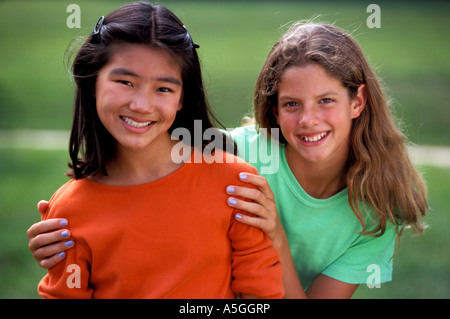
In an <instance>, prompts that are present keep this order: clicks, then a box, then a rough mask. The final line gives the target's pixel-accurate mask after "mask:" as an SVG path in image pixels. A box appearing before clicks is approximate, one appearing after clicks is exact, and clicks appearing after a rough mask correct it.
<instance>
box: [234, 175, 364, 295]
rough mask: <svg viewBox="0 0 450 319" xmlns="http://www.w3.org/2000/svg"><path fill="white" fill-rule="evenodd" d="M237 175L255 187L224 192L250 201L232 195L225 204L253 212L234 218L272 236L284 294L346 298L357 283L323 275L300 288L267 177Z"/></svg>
mask: <svg viewBox="0 0 450 319" xmlns="http://www.w3.org/2000/svg"><path fill="white" fill-rule="evenodd" d="M239 177H240V179H241V180H242V181H245V182H247V183H249V184H250V185H253V186H256V187H257V189H254V188H247V187H238V186H232V187H231V188H230V187H228V188H227V192H228V194H230V195H234V196H240V197H242V198H246V199H250V200H252V201H253V202H248V201H244V200H239V199H237V198H234V197H233V199H234V200H235V201H228V204H229V205H231V206H233V207H236V208H239V209H241V210H243V211H246V212H249V213H252V214H254V215H256V216H255V217H251V216H248V215H244V214H242V215H237V216H236V219H237V220H238V221H240V222H241V223H245V224H247V225H251V226H254V227H258V228H260V229H261V230H263V231H264V232H265V233H266V234H267V236H268V237H269V238H270V239H271V240H272V243H273V246H274V247H275V248H276V249H277V250H278V252H279V254H280V260H281V263H282V265H283V284H284V288H285V291H286V294H285V298H350V297H351V296H352V295H353V293H354V292H355V290H356V289H357V288H358V285H354V284H348V283H344V282H342V281H339V280H336V279H333V278H331V277H328V276H325V275H319V276H317V278H316V279H315V280H314V282H313V283H312V284H311V286H310V287H309V288H308V290H307V291H306V292H305V291H304V289H303V287H302V284H301V282H300V280H299V278H298V275H297V271H296V269H295V265H294V261H293V259H292V255H291V252H290V249H289V244H288V241H287V237H286V233H285V231H284V228H283V226H282V224H281V221H280V218H279V216H278V213H277V208H276V204H275V196H274V194H273V193H272V191H271V189H270V187H269V184H268V183H267V180H266V179H265V178H264V177H262V176H259V175H254V174H250V173H245V174H242V173H241V174H239ZM242 177H244V178H242ZM234 203H236V204H234Z"/></svg>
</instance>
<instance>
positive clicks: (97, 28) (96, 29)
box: [94, 16, 105, 35]
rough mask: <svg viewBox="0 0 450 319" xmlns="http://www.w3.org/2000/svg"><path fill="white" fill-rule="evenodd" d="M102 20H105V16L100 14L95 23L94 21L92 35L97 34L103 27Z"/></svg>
mask: <svg viewBox="0 0 450 319" xmlns="http://www.w3.org/2000/svg"><path fill="white" fill-rule="evenodd" d="M103 21H105V17H104V16H101V17H100V18H99V19H98V20H97V23H95V26H94V35H96V34H99V33H100V31H101V30H102V27H103Z"/></svg>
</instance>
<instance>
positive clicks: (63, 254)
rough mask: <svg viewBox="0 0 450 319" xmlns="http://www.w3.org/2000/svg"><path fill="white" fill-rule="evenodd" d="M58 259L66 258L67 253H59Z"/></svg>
mask: <svg viewBox="0 0 450 319" xmlns="http://www.w3.org/2000/svg"><path fill="white" fill-rule="evenodd" d="M58 257H59V258H64V257H66V253H65V252H63V251H62V252H60V253H59V255H58Z"/></svg>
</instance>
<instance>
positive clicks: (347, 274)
mask: <svg viewBox="0 0 450 319" xmlns="http://www.w3.org/2000/svg"><path fill="white" fill-rule="evenodd" d="M253 102H254V117H255V122H256V126H249V127H242V128H238V129H235V130H234V131H232V132H231V135H232V136H233V138H234V139H235V141H236V143H237V146H238V152H239V153H238V155H239V154H240V156H244V158H245V159H246V160H247V161H249V162H250V163H251V164H252V165H254V166H255V167H256V168H257V169H258V171H259V173H260V174H261V175H262V176H254V175H251V174H241V175H240V177H241V179H242V178H244V179H245V180H246V181H248V182H249V183H250V184H253V185H255V186H257V187H258V188H259V191H255V190H251V189H246V188H242V187H234V186H233V185H230V187H228V188H227V191H228V193H229V194H231V195H233V196H240V197H244V198H247V199H251V200H253V201H254V202H253V203H250V202H245V201H242V200H239V199H237V198H234V197H230V199H229V200H228V203H229V204H230V205H232V206H235V207H237V208H241V209H243V210H246V211H248V212H250V213H252V214H254V215H256V216H254V217H250V216H244V215H242V216H241V215H237V216H236V218H237V219H238V220H240V221H241V222H243V223H247V224H250V225H254V226H256V227H260V228H261V229H263V230H264V231H265V232H266V233H267V234H268V235H269V238H271V239H272V242H273V244H274V246H275V247H276V248H277V249H278V251H279V252H280V254H281V258H282V263H283V269H284V278H283V281H284V285H285V289H286V295H285V297H286V298H346V297H351V296H352V295H353V293H354V291H355V290H356V288H357V287H358V285H359V284H367V285H369V286H371V287H374V286H379V285H380V284H381V283H382V282H385V281H389V280H391V274H392V257H393V253H394V242H395V239H396V235H397V237H399V236H400V235H401V233H402V230H403V229H404V228H405V227H406V226H411V227H412V228H413V229H414V230H415V231H417V232H418V233H422V232H423V225H422V224H421V222H420V217H421V216H424V215H425V213H426V211H427V210H428V206H427V201H426V186H425V183H424V181H423V179H422V177H421V176H420V174H419V173H418V172H417V170H416V169H415V167H414V166H413V164H412V162H411V160H410V158H409V156H408V151H407V147H406V138H405V136H404V135H403V134H402V133H401V132H400V131H399V130H398V129H397V127H396V125H395V123H394V121H393V119H392V117H391V114H390V112H389V106H388V103H387V100H386V97H385V96H384V94H383V91H382V89H381V86H380V84H379V82H378V80H377V78H376V76H375V74H374V73H373V71H372V70H371V68H370V66H369V65H368V63H367V61H366V59H365V57H364V54H363V52H362V50H361V49H360V47H359V45H358V44H357V42H356V41H355V40H354V39H353V38H352V37H351V36H350V35H348V34H347V33H345V32H344V31H342V30H340V29H339V28H336V27H334V26H331V25H326V24H305V25H294V26H293V27H292V28H291V29H290V30H289V31H288V32H287V33H286V34H284V35H283V36H282V37H281V39H280V40H279V41H278V42H277V43H276V44H275V46H274V47H273V48H272V50H271V52H270V53H269V56H268V57H267V59H266V62H265V64H264V65H263V67H262V70H261V72H260V74H259V77H258V80H257V83H256V87H255V94H254V100H253ZM277 129H278V130H279V136H275V138H274V136H272V135H273V132H276V130H277ZM273 143H277V145H278V148H274V147H272V145H271V144H273ZM269 144H270V146H269ZM260 146H263V147H260ZM248 149H252V150H257V152H256V154H257V156H262V157H264V158H266V157H267V154H266V152H268V151H269V150H270V152H271V154H270V155H271V158H270V161H267V160H265V161H264V162H263V161H261V160H257V161H253V160H252V159H251V155H253V157H254V152H248V151H247V150H248ZM274 150H276V151H275V152H274ZM267 165H269V166H270V167H271V168H272V169H268V167H267ZM263 169H264V170H265V171H266V172H267V173H265V174H264V173H262V172H263ZM269 185H270V188H269Z"/></svg>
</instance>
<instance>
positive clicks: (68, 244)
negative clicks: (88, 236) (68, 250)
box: [64, 240, 73, 247]
mask: <svg viewBox="0 0 450 319" xmlns="http://www.w3.org/2000/svg"><path fill="white" fill-rule="evenodd" d="M64 245H66V246H67V247H69V246H72V245H73V241H71V240H68V241H66V242H65V243H64Z"/></svg>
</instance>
